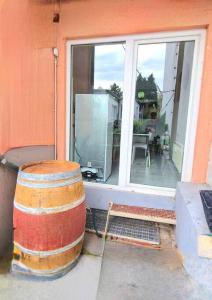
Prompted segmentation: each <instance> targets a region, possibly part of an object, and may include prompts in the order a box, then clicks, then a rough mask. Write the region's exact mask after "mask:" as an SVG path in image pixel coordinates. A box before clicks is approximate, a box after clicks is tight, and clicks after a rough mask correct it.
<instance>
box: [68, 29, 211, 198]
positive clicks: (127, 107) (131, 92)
mask: <svg viewBox="0 0 212 300" xmlns="http://www.w3.org/2000/svg"><path fill="white" fill-rule="evenodd" d="M205 36H206V30H204V29H198V30H189V31H172V32H160V33H148V34H141V35H129V36H117V37H107V38H97V39H84V40H73V41H67V45H66V46H67V48H66V49H67V60H66V61H67V81H66V96H67V102H66V159H67V160H69V153H70V141H71V139H70V137H71V135H72V132H71V130H72V126H71V124H70V118H71V114H72V112H71V107H72V106H71V103H72V93H71V89H72V74H71V63H72V59H71V46H72V45H80V44H84V45H85V44H99V43H110V42H121V41H122V42H125V43H126V56H125V68H124V89H123V107H122V124H121V147H120V163H119V183H118V185H116V186H115V185H108V184H101V183H89V182H85V185H92V186H96V187H99V188H109V189H115V190H117V189H118V190H126V191H135V192H141V193H148V194H155V195H166V196H173V195H174V194H175V189H171V188H164V187H156V186H147V185H141V184H132V183H130V170H131V150H132V146H131V145H132V132H133V111H134V107H133V106H134V96H135V82H136V62H137V55H136V51H137V46H138V44H139V45H141V44H152V43H165V42H177V41H191V40H193V41H195V47H194V58H193V67H192V75H191V85H190V96H189V107H188V115H187V126H186V138H185V146H184V158H183V167H182V178H181V180H182V181H186V182H189V181H191V179H192V168H193V160H194V149H195V140H196V129H197V121H198V112H199V102H200V90H201V81H202V71H203V62H204V49H205ZM126 145H127V147H126ZM126 166H127V167H126Z"/></svg>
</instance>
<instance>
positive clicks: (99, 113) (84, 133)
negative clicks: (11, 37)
mask: <svg viewBox="0 0 212 300" xmlns="http://www.w3.org/2000/svg"><path fill="white" fill-rule="evenodd" d="M124 58H125V49H124V44H123V43H115V44H114V43H113V44H98V45H94V44H91V45H77V46H72V61H73V63H72V77H73V82H72V88H73V97H72V99H73V101H72V102H73V103H72V120H73V121H74V122H73V121H72V124H73V127H72V147H71V149H72V151H71V155H70V156H71V159H74V160H75V161H77V162H79V163H80V165H81V171H82V174H83V177H84V180H89V181H94V182H101V183H108V184H117V183H118V171H119V155H120V135H121V116H122V98H123V96H122V94H123V93H122V90H123V72H124Z"/></svg>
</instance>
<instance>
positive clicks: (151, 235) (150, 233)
mask: <svg viewBox="0 0 212 300" xmlns="http://www.w3.org/2000/svg"><path fill="white" fill-rule="evenodd" d="M94 213H95V220H96V227H97V230H98V231H99V232H100V233H104V230H105V224H106V219H107V211H106V210H100V209H95V210H94ZM86 230H88V231H92V232H94V226H93V220H92V215H91V212H90V211H89V210H87V218H86ZM107 234H108V236H114V237H116V236H119V237H123V238H128V239H135V240H140V241H144V242H146V243H150V244H157V245H158V244H160V232H159V227H158V225H157V223H155V222H150V221H144V220H135V219H131V218H125V217H118V216H110V219H109V225H108V232H107Z"/></svg>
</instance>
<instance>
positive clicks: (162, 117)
mask: <svg viewBox="0 0 212 300" xmlns="http://www.w3.org/2000/svg"><path fill="white" fill-rule="evenodd" d="M193 54H194V41H186V42H184V41H177V42H169V43H157V44H156V43H155V44H138V46H137V63H136V80H135V83H134V86H135V94H134V97H133V102H134V103H133V105H134V114H133V120H132V122H133V126H132V127H133V132H132V142H131V145H130V147H131V149H132V154H131V167H130V183H135V184H144V185H153V186H159V187H169V188H175V186H176V183H177V181H180V180H181V173H182V164H183V155H184V147H185V133H186V124H187V114H188V106H189V96H190V84H191V74H192V66H193ZM129 150H130V149H129Z"/></svg>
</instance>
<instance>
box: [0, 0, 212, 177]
mask: <svg viewBox="0 0 212 300" xmlns="http://www.w3.org/2000/svg"><path fill="white" fill-rule="evenodd" d="M59 2H60V5H59V4H58V3H59ZM55 10H58V11H60V23H58V24H53V23H52V16H53V12H54V11H55ZM211 26H212V1H211V0H189V1H188V0H160V1H157V0H107V1H105V0H60V1H59V0H58V1H57V0H21V1H14V0H0V62H1V68H0V83H1V84H0V97H1V104H0V118H1V126H0V153H1V152H4V151H5V150H7V149H9V148H11V147H17V146H24V145H32V144H52V143H53V142H54V138H53V137H54V101H53V90H54V86H53V75H54V72H53V57H52V51H51V48H52V47H54V46H58V47H59V64H58V111H57V120H58V127H57V133H58V143H57V149H58V158H65V143H66V139H65V119H66V93H65V90H66V49H65V45H66V41H67V40H68V39H82V38H91V37H103V36H114V35H123V34H124V35H125V34H135V33H145V32H159V31H171V30H183V29H192V28H207V44H206V52H205V63H204V74H203V83H202V92H201V102H200V111H199V118H198V130H197V137H196V147H195V161H194V167H193V181H195V182H197V181H199V182H204V181H205V180H206V172H207V165H208V157H209V147H210V143H211V140H212V123H211V119H212V118H211V116H212V105H211V101H212V100H211V99H212V98H211V95H212V29H211Z"/></svg>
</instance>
